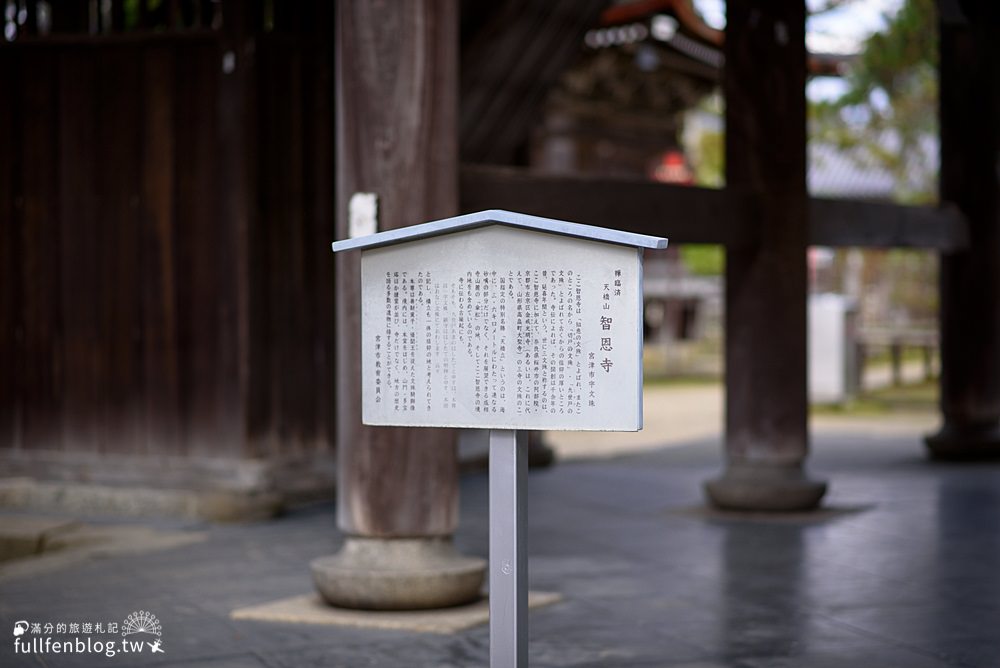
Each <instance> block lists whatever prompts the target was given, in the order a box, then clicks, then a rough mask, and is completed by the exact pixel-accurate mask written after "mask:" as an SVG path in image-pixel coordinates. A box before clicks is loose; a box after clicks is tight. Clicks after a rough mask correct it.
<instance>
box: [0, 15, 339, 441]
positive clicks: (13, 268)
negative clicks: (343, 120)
mask: <svg viewBox="0 0 1000 668" xmlns="http://www.w3.org/2000/svg"><path fill="white" fill-rule="evenodd" d="M119 4H120V3H119ZM170 4H171V5H174V4H176V3H170ZM189 4H190V5H192V7H193V6H194V4H192V3H180V5H177V6H179V7H182V8H183V7H187V5H189ZM195 4H197V3H195ZM274 4H276V3H274ZM325 4H326V3H323V2H316V3H297V4H296V8H295V9H293V10H289V9H287V8H286V9H283V10H278V11H277V13H275V9H274V7H273V6H272V3H237V2H230V3H227V4H225V5H224V6H223V7H224V10H225V11H224V12H223V18H225V19H228V18H230V17H236V16H237V14H243V16H242V19H241V22H240V24H239V25H237V26H234V24H235V18H234V20H233V21H230V23H229V24H226V23H225V21H222V22H220V21H219V18H218V17H216V18H215V19H212V17H210V16H209V17H208V18H207V19H206V20H207V21H213V20H214V24H213V25H212V26H211V27H209V26H206V25H192V26H190V27H188V28H185V29H178V30H172V31H163V30H159V31H153V30H147V31H142V30H139V29H136V30H133V31H119V32H112V33H109V34H103V33H102V34H98V35H89V34H85V33H86V29H87V26H86V25H82V24H80V23H78V24H76V25H77V27H78V28H82V32H81V31H78V32H75V33H74V32H69V33H67V34H57V33H55V32H54V33H52V34H49V35H44V36H43V35H37V36H36V35H25V36H23V38H22V37H19V38H18V39H17V40H15V41H14V42H12V43H10V44H0V91H2V97H3V103H0V451H2V450H7V451H8V452H10V451H18V452H21V453H25V452H29V451H32V450H45V451H66V452H71V451H73V452H93V453H122V454H124V453H128V454H136V455H142V454H156V455H161V454H167V455H181V456H202V455H211V456H213V457H254V456H264V457H270V456H279V455H285V454H301V453H309V452H325V451H328V450H329V449H330V438H331V431H332V420H333V417H332V416H333V408H332V396H331V395H332V387H333V368H332V365H333V359H332V357H333V356H332V345H333V342H332V338H333V334H332V318H333V315H332V312H333V266H332V253H330V249H329V243H330V241H331V240H332V239H333V222H332V221H333V211H332V204H333V202H332V200H333V183H332V180H333V177H332V167H333V166H332V161H333V157H332V155H333V153H332V128H331V125H332V122H333V112H332V108H331V107H332V105H331V89H332V83H331V82H330V73H331V67H332V63H331V62H330V55H329V54H330V53H331V52H332V45H330V47H329V48H328V44H327V41H326V40H327V37H326V33H327V31H332V25H331V23H332V16H331V14H332V11H331V10H330V9H329V8H327V7H325ZM167 5H168V3H163V4H162V5H161V6H167ZM115 6H116V7H118V6H119V5H117V4H116V5H115ZM143 6H145V4H144V3H143ZM230 10H231V11H230ZM226 11H229V12H230V13H228V14H227V13H225V12H226ZM196 15H198V14H197V13H196V14H193V16H196ZM55 18H60V17H59V16H56V17H55ZM81 21H85V19H81ZM57 23H58V22H57ZM60 25H61V24H60ZM70 27H72V26H70ZM90 29H91V30H92V26H91V27H90ZM227 62H228V63H230V64H234V67H229V66H228V65H227Z"/></svg>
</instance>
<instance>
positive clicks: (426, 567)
mask: <svg viewBox="0 0 1000 668" xmlns="http://www.w3.org/2000/svg"><path fill="white" fill-rule="evenodd" d="M310 566H311V568H312V574H313V582H314V583H315V584H316V589H317V590H318V591H319V593H320V594H321V595H322V596H323V599H324V600H326V602H327V603H329V604H330V605H334V606H337V607H340V608H357V609H361V610H420V609H427V608H445V607H449V606H453V605H462V604H465V603H470V602H472V601H474V600H476V599H477V598H479V596H480V590H481V588H482V586H483V577H484V576H485V574H486V560H485V559H479V558H477V557H466V556H463V555H462V554H459V552H458V551H457V550H456V549H455V548H454V546H453V545H452V543H451V539H449V538H360V537H349V538H348V539H347V541H346V542H345V543H344V547H343V548H342V549H341V550H340V552H338V553H337V554H335V555H333V556H330V557H320V558H319V559H314V560H313V562H312V563H311V564H310Z"/></svg>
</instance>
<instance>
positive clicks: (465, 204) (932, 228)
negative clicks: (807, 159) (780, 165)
mask: <svg viewBox="0 0 1000 668" xmlns="http://www.w3.org/2000/svg"><path fill="white" fill-rule="evenodd" d="M459 192H460V207H461V210H462V212H463V213H470V212H473V211H480V210H483V209H509V210H511V211H518V212H521V213H528V214H532V215H536V216H545V217H548V218H558V219H563V220H572V221H574V222H580V223H586V224H588V225H599V226H602V227H611V228H615V229H620V230H626V231H629V232H636V233H640V234H654V235H662V236H666V237H669V238H670V240H671V241H673V242H676V243H711V244H726V245H731V246H733V245H743V244H748V243H752V242H753V240H754V238H755V232H754V229H753V227H752V222H751V221H752V220H754V216H753V211H754V210H756V208H757V206H758V204H757V203H756V201H755V198H754V196H753V195H752V194H750V193H746V192H738V191H735V190H732V189H721V190H717V189H712V188H695V187H688V186H678V185H669V184H663V183H655V182H652V181H631V180H618V179H609V178H591V177H570V176H552V175H542V174H534V173H531V172H529V171H527V170H523V169H512V168H505V167H493V166H485V165H463V166H462V168H461V171H460V191H459ZM809 243H810V244H811V245H816V246H834V247H844V246H865V247H874V248H898V247H905V248H927V249H933V250H938V251H944V252H947V251H954V250H960V249H962V248H964V247H965V246H966V245H967V243H968V233H967V230H966V223H965V220H964V218H963V217H962V215H961V213H960V212H959V211H958V210H957V208H956V207H954V206H952V205H950V204H947V203H946V204H943V205H941V206H938V207H929V206H906V205H901V204H891V203H883V202H865V201H859V200H841V199H829V198H821V197H812V198H810V199H809Z"/></svg>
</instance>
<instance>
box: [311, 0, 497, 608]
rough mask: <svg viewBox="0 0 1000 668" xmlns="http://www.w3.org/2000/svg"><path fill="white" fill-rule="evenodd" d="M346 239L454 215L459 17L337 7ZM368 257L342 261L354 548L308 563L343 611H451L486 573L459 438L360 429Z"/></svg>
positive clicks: (340, 421)
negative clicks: (473, 536)
mask: <svg viewBox="0 0 1000 668" xmlns="http://www.w3.org/2000/svg"><path fill="white" fill-rule="evenodd" d="M336 57H337V93H336V104H337V207H338V208H337V232H338V237H339V238H347V236H348V203H349V201H350V199H351V196H352V195H353V194H354V193H358V192H370V193H375V194H376V195H377V196H378V221H379V229H380V230H387V229H393V228H398V227H404V226H407V225H413V224H415V223H421V222H425V221H428V220H434V219H438V218H445V217H448V216H453V215H455V214H457V213H458V124H457V120H458V117H457V114H458V3H457V2H456V1H455V0H414V1H413V2H405V3H398V4H397V3H391V2H384V1H378V0H359V1H358V2H342V3H338V4H337V56H336ZM359 261H360V256H359V254H358V253H348V254H344V255H342V256H340V257H338V258H337V270H336V271H337V283H338V287H337V365H338V369H337V439H336V446H337V449H338V457H339V459H338V490H337V521H338V526H339V527H340V529H341V530H342V531H343V532H344V533H345V534H347V536H348V543H347V545H346V546H345V547H344V549H343V550H342V551H341V552H340V553H339V554H337V555H335V556H333V557H328V558H325V559H321V560H317V561H316V562H314V563H313V573H314V576H315V579H316V583H317V586H318V588H319V590H320V592H321V593H322V594H323V595H324V597H325V598H326V599H327V600H328V601H329V602H331V603H333V604H335V605H343V606H351V607H366V608H418V607H435V606H439V605H454V604H456V603H461V602H465V601H467V600H470V599H472V598H475V597H476V596H477V595H478V593H479V587H480V584H481V582H482V576H483V573H484V567H485V563H484V562H483V561H482V560H480V559H469V558H464V557H461V556H459V555H457V554H456V553H454V551H453V549H452V548H451V545H450V537H451V534H452V533H453V532H454V530H455V526H456V524H457V522H458V464H457V457H456V446H455V430H440V429H402V428H384V427H380V428H375V427H364V426H362V424H361V393H360V384H361V359H360V358H361V337H360V317H361V316H360V303H359V297H360V269H359Z"/></svg>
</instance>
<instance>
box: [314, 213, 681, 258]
mask: <svg viewBox="0 0 1000 668" xmlns="http://www.w3.org/2000/svg"><path fill="white" fill-rule="evenodd" d="M486 225H509V226H511V227H520V228H524V229H528V230H538V231H540V232H549V233H551V234H561V235H563V236H567V237H576V238H578V239H589V240H591V241H603V242H605V243H609V244H618V245H620V246H635V247H637V248H666V247H667V240H666V239H665V238H663V237H652V236H649V235H646V234H633V233H631V232H622V231H621V230H612V229H608V228H606V227H594V226H593V225H581V224H580V223H570V222H567V221H565V220H553V219H552V218H540V217H538V216H529V215H527V214H523V213H514V212H513V211H502V210H500V209H491V210H489V211H479V212H477V213H469V214H466V215H464V216H455V217H454V218H444V219H442V220H434V221H431V222H429V223H422V224H420V225H411V226H409V227H401V228H399V229H396V230H388V231H386V232H379V233H377V234H369V235H368V236H364V237H358V238H357V239H344V240H343V241H335V242H334V243H333V252H334V253H336V252H339V251H345V250H352V249H355V248H377V247H378V246H389V245H392V244H398V243H403V242H405V241H413V240H416V239H426V238H427V237H434V236H438V235H441V234H450V233H452V232H459V231H461V230H470V229H473V228H476V227H484V226H486Z"/></svg>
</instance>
